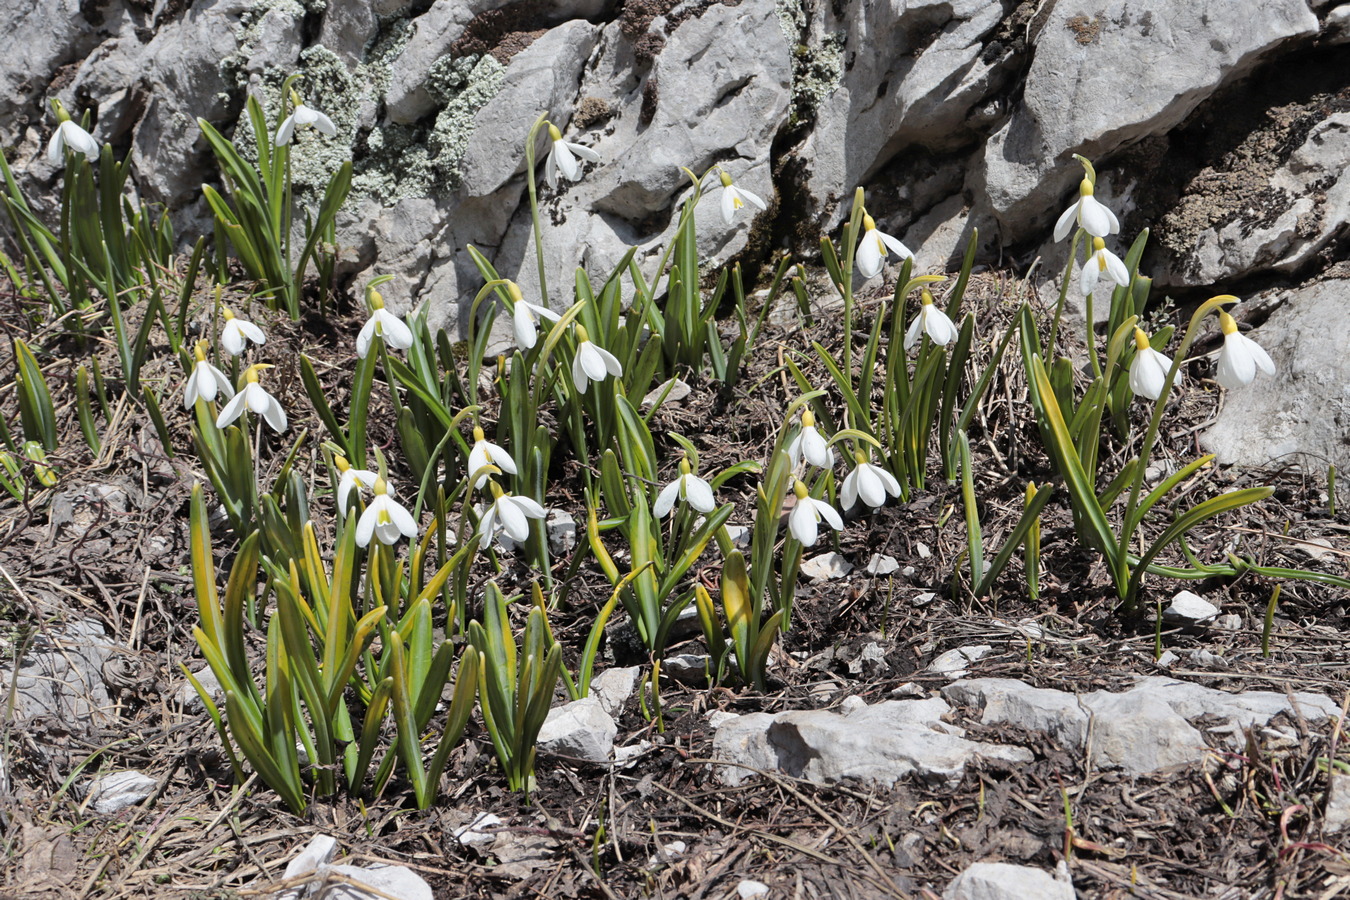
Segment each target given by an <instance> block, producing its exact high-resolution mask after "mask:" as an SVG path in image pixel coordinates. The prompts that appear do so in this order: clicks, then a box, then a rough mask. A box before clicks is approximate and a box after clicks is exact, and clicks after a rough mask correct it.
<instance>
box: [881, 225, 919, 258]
mask: <svg viewBox="0 0 1350 900" xmlns="http://www.w3.org/2000/svg"><path fill="white" fill-rule="evenodd" d="M877 237H879V238H881V241H882V243H884V244H885V245H886V246H887V247H888V248H890V250H891V252H892V253H894V254H895V255H896V256H898V257H900V258H901V259H913V258H914V254H913V252H911V251H910V249H909V248H908V247H906V246H905V245H904V244H902V243H901V242H900V240H899V239H898V238H894V237H891V236H890V235H889V234H883V233H882V232H880V231H878V232H877Z"/></svg>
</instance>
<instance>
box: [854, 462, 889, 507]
mask: <svg viewBox="0 0 1350 900" xmlns="http://www.w3.org/2000/svg"><path fill="white" fill-rule="evenodd" d="M857 472H858V496H859V497H861V498H862V502H863V503H866V504H867V505H868V506H870V507H872V508H873V509H876V508H877V507H878V506H883V505H885V503H886V486H885V485H883V484H882V483H881V479H880V478H878V477H877V474H876V472H874V471H872V466H871V465H869V464H868V463H862V464H861V465H859V466H858V469H857Z"/></svg>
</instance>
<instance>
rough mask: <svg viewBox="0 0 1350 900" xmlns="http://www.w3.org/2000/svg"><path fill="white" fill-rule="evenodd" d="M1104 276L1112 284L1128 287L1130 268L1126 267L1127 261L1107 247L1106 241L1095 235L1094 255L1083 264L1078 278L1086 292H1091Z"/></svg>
mask: <svg viewBox="0 0 1350 900" xmlns="http://www.w3.org/2000/svg"><path fill="white" fill-rule="evenodd" d="M1103 278H1104V279H1106V280H1107V281H1109V282H1111V283H1112V284H1118V285H1120V286H1121V287H1127V286H1129V283H1130V270H1129V269H1127V268H1125V263H1124V262H1122V261H1121V259H1120V257H1119V256H1116V255H1115V254H1114V253H1112V252H1111V251H1110V250H1107V249H1106V241H1104V240H1102V239H1101V238H1099V237H1094V238H1093V239H1092V255H1091V256H1089V257H1088V261H1087V262H1086V263H1084V264H1083V274H1082V275H1080V276H1079V278H1078V286H1079V287H1080V288H1082V289H1083V293H1084V294H1091V293H1092V292H1093V290H1095V289H1096V287H1097V282H1098V280H1100V279H1103Z"/></svg>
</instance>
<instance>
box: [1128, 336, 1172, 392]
mask: <svg viewBox="0 0 1350 900" xmlns="http://www.w3.org/2000/svg"><path fill="white" fill-rule="evenodd" d="M1134 347H1135V350H1134V362H1132V363H1130V390H1132V391H1134V392H1135V393H1136V394H1138V395H1139V396H1140V397H1147V398H1148V399H1149V400H1157V399H1158V398H1159V397H1161V396H1162V392H1163V388H1164V387H1166V386H1167V373H1168V372H1169V371H1170V370H1171V368H1172V360H1171V359H1170V358H1169V357H1166V356H1164V355H1163V354H1161V353H1159V352H1158V351H1157V350H1154V349H1153V347H1152V346H1151V345H1150V344H1149V342H1148V335H1147V334H1145V333H1144V331H1143V329H1141V328H1136V329H1135V330H1134Z"/></svg>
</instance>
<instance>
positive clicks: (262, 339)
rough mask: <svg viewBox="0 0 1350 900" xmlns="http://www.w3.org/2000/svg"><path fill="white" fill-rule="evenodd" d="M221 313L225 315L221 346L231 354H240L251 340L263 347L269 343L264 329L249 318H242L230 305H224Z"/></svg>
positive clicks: (221, 331) (221, 330) (221, 332)
mask: <svg viewBox="0 0 1350 900" xmlns="http://www.w3.org/2000/svg"><path fill="white" fill-rule="evenodd" d="M220 313H221V315H223V316H224V317H225V325H224V327H223V328H221V329H220V346H221V349H223V350H224V351H225V352H226V353H228V354H230V355H231V356H239V355H240V354H241V353H243V352H244V348H245V347H246V346H248V344H249V342H252V343H254V344H257V345H258V346H259V347H261V346H262V345H263V344H265V343H267V335H265V334H263V330H262V329H261V328H259V327H258V326H257V325H254V324H253V323H252V322H250V321H248V320H247V319H241V318H239V317H238V316H236V315H235V314H234V310H232V309H230V308H229V307H228V306H222V307H221V308H220Z"/></svg>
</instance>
